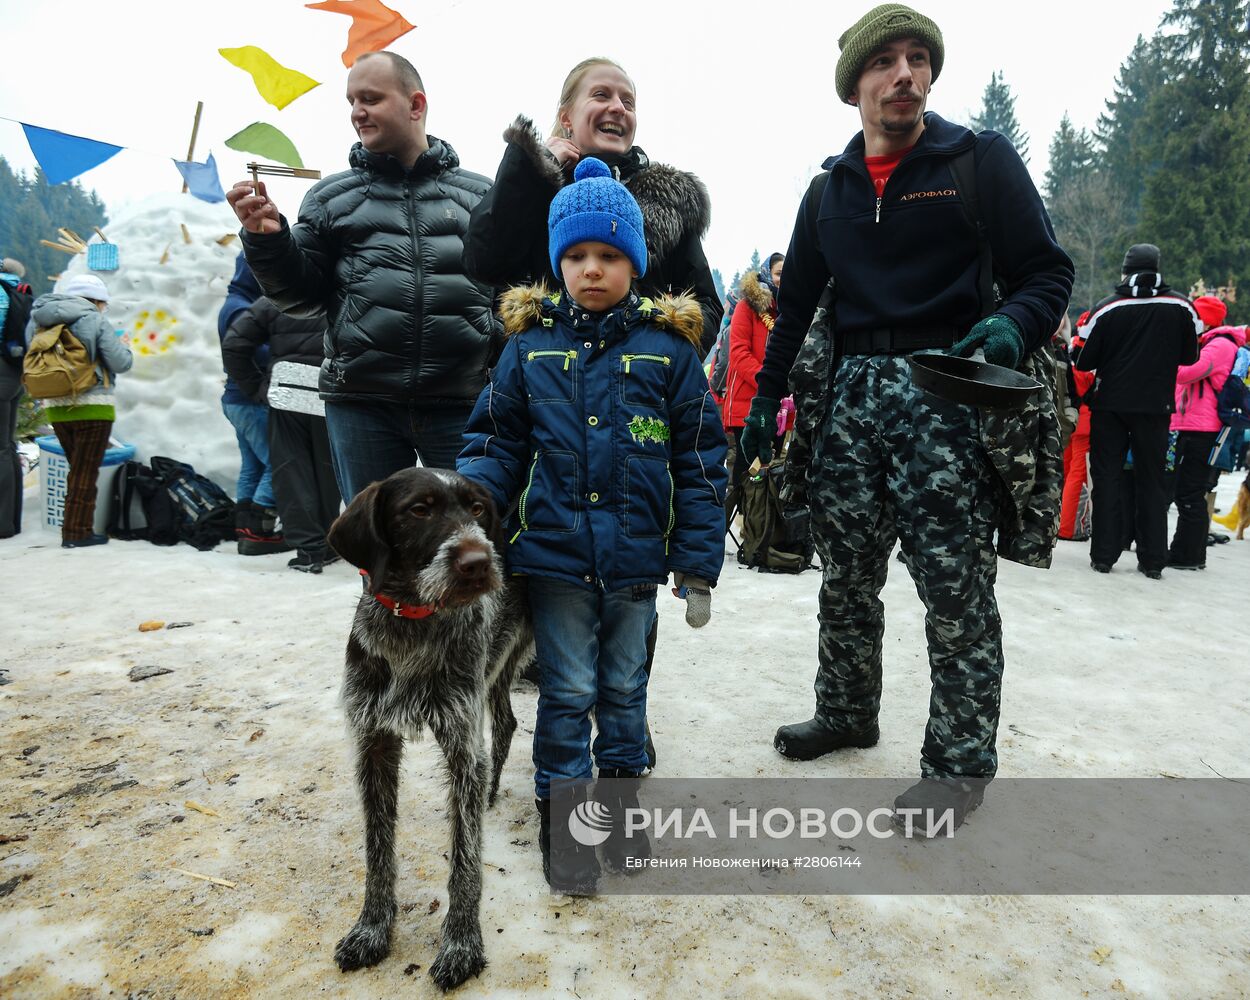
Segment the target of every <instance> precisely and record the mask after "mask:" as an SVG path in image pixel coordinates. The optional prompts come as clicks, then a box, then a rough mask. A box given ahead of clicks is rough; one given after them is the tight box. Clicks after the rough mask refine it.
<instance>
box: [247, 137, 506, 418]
mask: <svg viewBox="0 0 1250 1000" xmlns="http://www.w3.org/2000/svg"><path fill="white" fill-rule="evenodd" d="M429 142H430V148H429V149H428V150H427V151H426V152H425V153H423V154H422V155H421V156H419V157H418V158H417V162H416V163H415V164H413V165H412V167H411V168H405V167H404V166H403V165H402V164H401V163H400V162H399V161H398V160H396V159H395V158H394V157H391V156H378V155H375V154H373V153H370V152H368V151H367V150H366V149H365V148H364V147H363V146H362V145H361V144H360V143H356V145H355V146H353V147H352V151H351V156H350V158H349V159H350V163H351V166H352V169H351V170H348V171H345V172H344V173H340V174H334V175H333V176H330V177H327V178H325V180H322V181H320V182H318V183H317V184H316V185H315V186H314V187H313V188H312V190H311V191H309V192H308V195H307V196H306V197H305V198H304V203H303V205H301V206H300V213H299V222H298V223H296V224H295V225H294V226H291V227H289V228H288V226H287V224H286V219H285V218H284V219H283V220H282V230H281V231H280V232H277V233H272V234H265V235H260V234H256V233H249V232H246V231H244V232H242V233H241V234H240V235H241V238H242V240H243V249H244V251H245V252H246V254H247V262H248V264H250V265H251V267H252V270H253V272H254V273H255V274H256V278H257V280H258V281H259V282H260V284H261V287H262V288H263V289H264V290H265V294H266V295H267V296H269V298H270V299H272V300H273V302H274V304H275V305H276V306H277V307H278V308H279V309H281V310H282V311H283V312H286V313H290V314H292V315H296V316H322V315H324V317H325V320H326V325H327V328H328V329H327V333H326V352H325V361H324V362H323V363H322V365H321V379H320V388H321V394H322V396H323V397H324V398H326V399H329V400H368V401H374V400H376V401H382V402H395V403H411V404H414V405H416V406H421V407H427V408H437V407H439V406H443V405H447V404H458V405H462V406H471V405H472V404H473V403H474V402H475V401H476V400H477V396H478V393H479V392H481V390H482V387H483V386H484V385H485V384H486V366H487V364H488V362H489V360H490V358H491V357H492V356H493V354H494V353H496V349H497V348H498V346H499V343H500V341H501V338H502V332H503V331H502V327H501V325H500V324H499V321H498V320H497V319H496V318H495V316H494V314H493V313H492V311H491V290H490V289H489V288H485V287H483V286H482V285H479V284H477V283H476V282H474V281H473V280H472V279H470V278H469V277H468V275H466V274H465V273H464V268H463V266H462V265H461V263H460V254H461V250H462V248H463V240H464V234H465V231H466V230H467V229H468V226H469V213H470V212H471V211H472V210H473V208H474V206H476V205H477V203H478V201H479V199H480V198H481V197H482V195H483V194H485V193H486V190H487V188H489V187H490V181H489V180H488V179H487V178H485V177H482V176H481V175H480V174H473V173H469V172H468V171H467V170H461V169H460V166H459V164H460V160H459V157H457V156H456V151H455V150H454V149H452V148H451V146H450V145H448V144H447V143H445V142H443V141H442V140H440V139H436V138H434V137H433V136H430V139H429Z"/></svg>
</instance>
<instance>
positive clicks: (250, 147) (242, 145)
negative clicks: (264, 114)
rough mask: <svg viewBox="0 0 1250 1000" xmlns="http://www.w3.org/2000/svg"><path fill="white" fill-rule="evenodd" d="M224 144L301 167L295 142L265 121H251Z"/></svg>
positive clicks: (243, 151)
mask: <svg viewBox="0 0 1250 1000" xmlns="http://www.w3.org/2000/svg"><path fill="white" fill-rule="evenodd" d="M226 145H227V146H229V147H230V148H231V149H237V150H238V151H239V152H240V153H255V154H256V155H257V156H263V157H264V158H265V159H267V160H273V161H274V162H276V163H285V164H286V165H287V166H288V167H302V166H303V165H304V161H303V160H301V159H300V157H299V152H298V151H297V150H296V148H295V143H293V142H291V140H290V139H288V138H287V137H286V136H285V135H283V134H282V132H280V131H279V130H278V129H276V128H274V127H273V126H272V125H270V124H268V123H267V122H252V124H251V125H249V126H248V127H247V128H245V129H244V130H243V131H242V132H236V133H235V134H234V135H232V136H231V137H230V138H229V139H227V140H226Z"/></svg>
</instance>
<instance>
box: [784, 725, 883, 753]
mask: <svg viewBox="0 0 1250 1000" xmlns="http://www.w3.org/2000/svg"><path fill="white" fill-rule="evenodd" d="M880 738H881V731H880V730H879V729H878V728H877V724H876V723H875V722H874V723H872V724H871V725H869V726H868V727H867V728H865V729H841V730H839V729H830V728H829V727H828V726H826V725H825V724H824V723H823V722H821V721H820V720H819V719H808V720H807V721H806V722H798V723H795V724H794V725H792V726H782V727H781V728H780V729H778V730H777V735H776V736H774V737H773V746H774V747H776V748H777V752H778V753H779V754H781V756H783V757H789V758H790V759H791V760H815V759H816V758H817V757H823V756H824V755H825V754H827V753H832V752H833V751H834V750H841V749H843V748H844V747H855V748H857V749H860V750H866V749H868V747H875V746H876V745H877V740H879V739H880Z"/></svg>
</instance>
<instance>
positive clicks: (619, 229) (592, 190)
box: [547, 156, 647, 277]
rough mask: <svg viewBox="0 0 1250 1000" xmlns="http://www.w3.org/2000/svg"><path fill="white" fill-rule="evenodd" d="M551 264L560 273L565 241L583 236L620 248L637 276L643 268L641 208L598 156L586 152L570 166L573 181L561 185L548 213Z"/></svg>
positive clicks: (584, 239) (568, 244)
mask: <svg viewBox="0 0 1250 1000" xmlns="http://www.w3.org/2000/svg"><path fill="white" fill-rule="evenodd" d="M547 233H548V246H549V248H550V251H551V270H552V271H553V272H554V273H555V274H557V275H559V273H560V258H561V257H563V256H564V254H565V251H566V250H568V248H569V247H571V246H575V245H577V244H578V243H586V242H588V241H590V242H594V243H607V244H608V245H609V246H614V247H616V249H618V250H620V251H621V253H623V254H624V255H625V256H626V257H628V258H629V260H630V263H631V264H633V265H634V270H635V271H637V272H638V275H639V277H641V276H642V275H644V274H646V273H647V241H646V238H645V237H644V236H643V235H642V210H641V209H640V208H639V207H638V202H636V201H634V196H633V195H632V194H630V193H629V189H628V188H627V187H625V185H624V184H622V183H621V182H620V181H618V180H616V179H615V178H613V176H612V171H611V170H610V169H609V168H608V165H607V164H606V163H604V162H603V161H602V160H596V159H595V158H594V157H593V156H588V157H586V158H585V159H584V160H582V161H581V162H580V163H578V165H577V169H576V170H574V171H573V183H572V184H568V185H566V186H565V187H563V188H561V189H560V191H559V193H558V194H557V195H556V196H555V197H554V198H553V199H552V200H551V210H550V211H549V212H548V213H547Z"/></svg>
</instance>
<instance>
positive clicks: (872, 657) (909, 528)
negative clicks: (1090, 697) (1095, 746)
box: [809, 356, 1003, 777]
mask: <svg viewBox="0 0 1250 1000" xmlns="http://www.w3.org/2000/svg"><path fill="white" fill-rule="evenodd" d="M832 399H833V404H832V406H831V407H830V412H829V415H828V417H827V418H826V421H825V423H824V426H823V427H822V428H821V429H820V430H819V432H818V433H817V434H816V439H815V441H814V443H813V450H812V463H811V469H810V472H809V482H810V495H811V514H812V529H813V534H814V536H815V542H816V550H817V552H818V553H819V554H820V558H821V562H822V564H823V579H822V582H821V588H820V649H819V664H820V667H819V672H818V673H817V675H816V715H817V717H818V718H819V719H821V720H822V721H823V722H825V723H826V724H827V725H829V726H831V727H833V728H834V729H839V730H841V729H848V728H850V729H859V728H862V727H864V726H867V725H869V724H871V723H873V722H875V721H876V718H877V711H878V709H879V707H880V704H881V642H882V635H883V634H884V631H885V608H884V606H883V605H882V603H881V600H880V597H879V596H878V595H879V594H880V592H881V588H882V586H884V584H885V579H886V571H887V569H888V567H889V561H890V560H889V557H890V553H891V551H892V550H893V548H894V542H895V539H898V540H899V541H900V542H901V544H902V550H903V558H904V560H905V562H906V565H907V568H908V570H909V571H910V572H911V576H912V579H913V580H914V581H915V584H916V591H917V593H918V594H919V595H920V600H921V601H922V602H923V603H924V606H925V609H926V614H925V634H926V637H927V639H928V647H929V666H930V672H931V676H932V681H933V689H932V696H931V699H930V702H929V724H928V726H927V728H926V729H925V739H924V747H923V750H922V751H921V772H922V774H924V775H926V776H941V775H976V776H981V777H991V776H993V774H994V771H995V769H996V767H997V763H998V758H997V754H996V753H995V749H994V738H995V734H996V732H997V729H998V709H999V696H1000V691H1001V686H1002V675H1003V647H1002V622H1001V620H1000V619H999V616H998V605H997V603H996V602H995V600H994V579H995V576H996V574H997V567H998V563H997V557H996V555H995V553H994V546H993V531H994V524H995V512H996V507H995V500H994V494H993V489H992V481H991V479H990V472H989V467H988V464H987V462H986V459H985V457H984V455H983V453H981V451H980V448H979V442H978V415H977V412H976V410H975V409H974V408H973V407H970V406H960V405H957V404H954V403H945V402H943V401H941V400H938V399H935V398H934V397H932V396H929V395H927V394H925V393H922V392H921V391H920V390H919V389H916V388H915V387H913V386H912V383H911V375H910V369H909V367H908V365H907V361H906V359H905V358H902V357H886V356H876V357H846V358H843V359H842V360H841V362H840V363H839V365H838V368H837V371H836V372H835V374H834V387H833V392H832Z"/></svg>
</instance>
